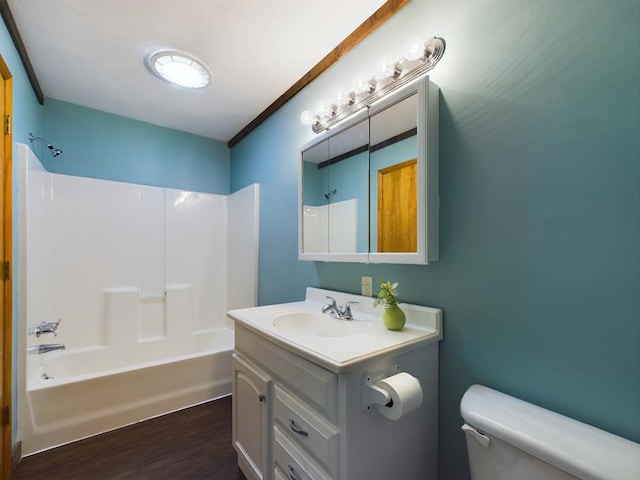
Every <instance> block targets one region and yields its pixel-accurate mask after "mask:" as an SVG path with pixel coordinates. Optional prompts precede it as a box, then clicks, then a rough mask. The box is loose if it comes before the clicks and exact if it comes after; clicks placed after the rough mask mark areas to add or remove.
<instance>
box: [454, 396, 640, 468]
mask: <svg viewBox="0 0 640 480" xmlns="http://www.w3.org/2000/svg"><path fill="white" fill-rule="evenodd" d="M460 413H461V414H462V418H464V421H465V422H466V423H465V424H464V425H463V426H462V430H463V431H464V432H465V436H466V440H467V451H468V454H469V465H470V467H471V478H472V479H473V480H501V479H505V480H506V479H514V480H543V479H544V480H565V479H576V478H579V479H598V480H638V479H640V444H638V443H634V442H632V441H630V440H626V439H624V438H621V437H618V436H616V435H613V434H611V433H608V432H605V431H603V430H599V429H597V428H595V427H592V426H590V425H587V424H585V423H581V422H578V421H577V420H573V419H571V418H568V417H565V416H563V415H560V414H558V413H554V412H552V411H550V410H546V409H544V408H541V407H537V406H535V405H532V404H530V403H527V402H524V401H522V400H518V399H517V398H514V397H511V396H509V395H506V394H504V393H501V392H498V391H496V390H493V389H491V388H488V387H484V386H482V385H472V386H471V387H469V389H468V390H467V391H466V392H465V394H464V396H463V397H462V401H461V403H460Z"/></svg>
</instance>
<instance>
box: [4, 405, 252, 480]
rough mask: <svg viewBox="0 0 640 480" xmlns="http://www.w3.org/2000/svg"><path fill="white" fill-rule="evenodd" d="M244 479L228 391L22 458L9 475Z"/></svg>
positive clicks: (81, 479)
mask: <svg viewBox="0 0 640 480" xmlns="http://www.w3.org/2000/svg"><path fill="white" fill-rule="evenodd" d="M58 479H60V480H62V479H64V480H151V479H153V480H200V479H210V480H245V477H244V475H243V474H242V472H241V471H240V469H239V468H238V466H237V456H236V453H235V451H234V450H233V447H232V446H231V397H225V398H222V399H219V400H215V401H212V402H209V403H206V404H203V405H198V406H196V407H191V408H188V409H186V410H182V411H180V412H176V413H171V414H169V415H165V416H163V417H159V418H154V419H152V420H147V421H145V422H141V423H137V424H135V425H131V426H129V427H125V428H122V429H119V430H115V431H113V432H108V433H104V434H102V435H98V436H96V437H92V438H89V439H86V440H81V441H79V442H75V443H72V444H69V445H65V446H62V447H58V448H55V449H52V450H48V451H46V452H43V453H39V454H36V455H32V456H30V457H26V458H24V459H23V460H22V461H21V462H20V463H19V464H18V467H17V468H16V470H15V472H14V473H13V475H12V477H11V480H58Z"/></svg>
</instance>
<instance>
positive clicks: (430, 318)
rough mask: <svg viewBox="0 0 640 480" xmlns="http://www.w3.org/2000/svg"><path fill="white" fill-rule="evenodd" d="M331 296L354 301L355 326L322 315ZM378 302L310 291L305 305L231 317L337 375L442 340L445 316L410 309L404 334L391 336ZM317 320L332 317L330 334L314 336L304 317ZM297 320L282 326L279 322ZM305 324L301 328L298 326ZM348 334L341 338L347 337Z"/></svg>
mask: <svg viewBox="0 0 640 480" xmlns="http://www.w3.org/2000/svg"><path fill="white" fill-rule="evenodd" d="M327 296H331V297H333V298H335V299H336V303H337V304H338V305H340V306H344V305H345V304H346V302H348V301H355V302H358V304H356V305H353V306H352V312H353V320H336V319H334V318H332V317H330V316H329V315H327V314H322V307H323V305H326V304H327V303H329V300H327V299H326V297H327ZM373 301H374V299H373V298H371V297H363V296H360V295H353V294H349V293H343V292H335V291H331V290H323V289H319V288H311V287H309V288H307V290H306V298H305V300H304V301H301V302H292V303H283V304H277V305H266V306H261V307H252V308H242V309H237V310H231V311H229V312H228V313H227V316H228V317H229V318H231V319H232V320H233V321H234V322H236V324H238V325H242V326H244V327H246V328H248V329H249V330H251V331H253V332H255V333H257V334H258V335H260V336H262V337H264V338H266V339H267V340H270V341H272V342H274V343H275V344H277V345H279V346H281V347H283V348H285V349H286V350H289V351H291V352H293V353H295V354H297V355H300V356H302V357H304V358H306V359H308V360H310V361H312V362H314V363H316V364H318V365H320V366H322V367H324V368H326V369H328V370H330V371H332V372H334V373H344V372H348V371H351V370H354V369H356V367H357V366H358V365H359V364H361V363H362V362H365V361H367V360H370V359H372V358H374V357H378V356H384V355H397V354H401V353H405V352H408V351H410V350H413V349H415V348H418V347H421V346H423V345H426V344H429V343H433V342H437V341H440V340H441V339H442V310H440V309H438V308H431V307H423V306H420V305H412V304H407V303H401V304H399V305H400V307H401V308H402V310H404V312H405V315H406V317H407V324H406V326H405V327H404V328H403V329H402V330H401V331H390V330H387V329H386V328H385V326H384V325H383V323H382V311H383V307H381V306H379V307H378V308H374V307H373ZM311 314H313V317H314V320H316V319H319V320H322V319H323V318H324V317H326V320H327V325H328V327H327V329H329V330H330V329H331V328H333V326H335V327H336V329H337V330H336V331H335V332H332V331H328V332H327V331H325V330H327V329H324V328H323V329H322V330H323V331H322V332H320V333H319V334H314V333H313V332H310V331H309V330H305V328H304V326H302V323H304V318H303V317H304V316H305V315H311ZM283 318H287V319H292V321H291V322H286V328H283V325H284V323H282V324H278V320H277V319H283ZM297 318H300V319H301V321H300V324H301V327H300V329H299V330H297V329H296V328H295V320H296V319H297ZM343 329H344V331H345V332H346V333H345V334H341V332H342V331H343Z"/></svg>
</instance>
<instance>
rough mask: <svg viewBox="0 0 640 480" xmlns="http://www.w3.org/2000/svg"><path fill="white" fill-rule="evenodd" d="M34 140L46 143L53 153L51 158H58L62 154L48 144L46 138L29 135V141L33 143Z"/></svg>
mask: <svg viewBox="0 0 640 480" xmlns="http://www.w3.org/2000/svg"><path fill="white" fill-rule="evenodd" d="M34 140H37V141H39V142H42V143H44V144H45V145H46V146H47V148H48V149H49V150H50V151H51V156H53V157H57V156H58V155H60V154H61V153H62V150H60V149H59V148H56V147H54V146H53V145H51V144H50V143H49V142H47V141H46V140H45V139H44V138H40V137H36V136H35V135H34V134H33V133H29V141H30V142H31V143H33V141H34Z"/></svg>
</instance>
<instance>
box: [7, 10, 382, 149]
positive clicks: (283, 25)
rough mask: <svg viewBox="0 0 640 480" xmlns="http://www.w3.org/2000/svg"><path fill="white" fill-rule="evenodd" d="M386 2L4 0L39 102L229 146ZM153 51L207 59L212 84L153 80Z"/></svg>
mask: <svg viewBox="0 0 640 480" xmlns="http://www.w3.org/2000/svg"><path fill="white" fill-rule="evenodd" d="M383 3H384V1H383V0H358V1H347V0H322V1H321V2H320V1H311V0H55V1H52V0H9V6H10V8H11V12H12V14H13V16H14V18H15V21H16V24H17V26H18V30H19V32H20V34H21V36H22V40H23V42H24V44H25V47H26V49H27V52H28V55H29V58H30V60H31V63H32V65H33V67H34V70H35V72H36V76H37V78H38V81H39V83H40V86H41V88H42V90H43V92H44V95H45V97H49V98H55V99H58V100H63V101H66V102H71V103H75V104H78V105H82V106H86V107H91V108H95V109H98V110H103V111H106V112H110V113H115V114H118V115H123V116H126V117H130V118H134V119H137V120H143V121H146V122H150V123H154V124H156V125H162V126H165V127H170V128H175V129H178V130H184V131H187V132H191V133H195V134H198V135H203V136H205V137H210V138H214V139H217V140H222V141H228V140H229V139H231V138H232V137H233V136H234V135H235V134H237V133H238V132H239V131H240V130H241V129H242V128H243V127H244V126H246V125H247V124H248V123H249V122H250V121H251V120H253V119H254V118H255V117H256V116H258V115H259V114H260V113H261V112H262V111H263V110H265V109H266V108H267V107H268V106H269V105H270V104H271V103H273V102H274V101H275V100H276V99H277V98H278V97H280V95H282V94H283V93H284V92H285V91H286V90H287V89H288V88H289V87H291V86H292V85H293V84H294V83H295V82H296V81H297V80H299V79H300V78H301V77H302V76H303V75H304V74H305V73H306V72H308V71H309V70H310V69H311V68H312V67H313V66H314V65H315V64H316V63H318V62H319V61H320V60H321V59H322V58H323V57H324V56H325V55H326V54H328V53H329V52H330V51H331V50H333V49H334V48H335V47H336V46H337V45H338V44H339V43H340V42H342V40H344V39H345V38H346V37H347V36H348V35H349V34H350V33H351V32H352V31H353V30H355V29H356V28H357V27H358V26H359V25H360V24H361V23H362V22H363V21H364V20H366V19H367V18H368V17H369V16H370V15H371V14H373V13H374V12H375V11H376V10H377V9H378V8H379V7H380V6H381V5H382V4H383ZM160 49H172V50H181V51H184V52H188V53H190V54H192V55H195V56H196V57H198V58H199V59H200V60H202V61H204V63H206V64H207V65H208V67H209V69H210V70H211V72H212V73H213V81H212V83H211V84H209V86H207V87H206V88H204V89H198V90H189V89H182V88H180V87H175V86H172V85H169V84H166V83H164V82H162V81H160V80H159V79H158V78H156V77H155V76H153V75H152V74H151V73H150V72H149V71H148V69H147V68H146V67H145V64H144V59H145V57H146V56H147V55H149V54H150V53H153V52H155V51H157V50H160Z"/></svg>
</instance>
